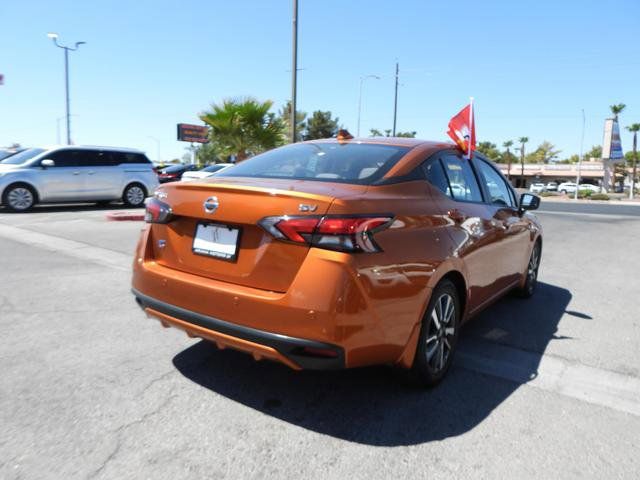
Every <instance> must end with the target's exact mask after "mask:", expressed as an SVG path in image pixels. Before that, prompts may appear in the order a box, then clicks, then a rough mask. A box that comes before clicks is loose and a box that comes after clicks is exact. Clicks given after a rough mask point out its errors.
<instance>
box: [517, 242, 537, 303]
mask: <svg viewBox="0 0 640 480" xmlns="http://www.w3.org/2000/svg"><path fill="white" fill-rule="evenodd" d="M541 258H542V245H541V244H540V242H536V244H535V245H534V246H533V250H532V251H531V257H530V258H529V263H527V269H526V270H525V272H524V275H526V280H525V282H524V285H523V286H522V287H521V288H517V289H516V290H515V293H516V295H517V296H518V297H520V298H531V297H532V296H533V294H534V293H535V291H536V286H537V285H538V269H539V268H540V259H541Z"/></svg>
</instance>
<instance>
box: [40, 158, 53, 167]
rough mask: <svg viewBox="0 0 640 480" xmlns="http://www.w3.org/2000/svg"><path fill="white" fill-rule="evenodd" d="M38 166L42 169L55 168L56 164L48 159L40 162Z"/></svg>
mask: <svg viewBox="0 0 640 480" xmlns="http://www.w3.org/2000/svg"><path fill="white" fill-rule="evenodd" d="M40 165H41V166H42V168H49V167H55V166H56V162H54V161H53V160H49V159H48V158H45V159H44V160H42V161H41V162H40Z"/></svg>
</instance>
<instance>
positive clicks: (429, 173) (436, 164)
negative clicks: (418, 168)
mask: <svg viewBox="0 0 640 480" xmlns="http://www.w3.org/2000/svg"><path fill="white" fill-rule="evenodd" d="M422 169H423V170H424V174H425V175H426V177H427V181H428V182H429V183H430V184H431V185H433V186H434V187H436V188H437V189H438V190H440V191H441V192H442V193H444V194H445V195H447V196H448V197H451V196H452V195H451V189H450V188H449V181H448V180H447V176H446V175H445V173H444V170H443V168H442V163H440V160H438V159H435V160H431V161H428V162H425V163H423V164H422Z"/></svg>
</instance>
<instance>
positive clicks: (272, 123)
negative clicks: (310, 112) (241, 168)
mask: <svg viewBox="0 0 640 480" xmlns="http://www.w3.org/2000/svg"><path fill="white" fill-rule="evenodd" d="M272 106H273V102H272V101H271V100H267V101H265V102H261V101H259V100H256V99H255V98H251V97H247V98H242V99H227V100H223V101H222V103H220V104H214V105H212V106H211V110H210V111H208V112H204V113H202V114H201V115H200V119H201V120H202V121H203V122H205V123H206V124H207V125H209V126H210V127H211V139H212V141H214V142H216V144H217V145H218V146H219V149H220V154H222V155H224V156H229V155H235V157H236V161H242V160H244V159H246V158H247V157H249V156H251V155H255V154H257V153H260V152H262V151H264V150H269V149H271V148H274V147H277V146H278V145H281V144H282V142H283V134H284V128H285V127H284V125H283V123H282V121H281V120H279V119H278V118H276V116H275V115H274V114H273V113H271V112H270V111H269V110H271V107H272Z"/></svg>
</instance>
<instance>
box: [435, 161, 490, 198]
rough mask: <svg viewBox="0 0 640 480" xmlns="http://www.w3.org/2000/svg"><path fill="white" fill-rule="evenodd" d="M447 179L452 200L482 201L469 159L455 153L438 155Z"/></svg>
mask: <svg viewBox="0 0 640 480" xmlns="http://www.w3.org/2000/svg"><path fill="white" fill-rule="evenodd" d="M440 158H441V160H442V165H443V167H444V171H445V173H446V175H447V179H448V180H449V189H450V191H451V196H452V197H453V199H454V200H458V201H461V202H482V193H481V192H480V185H478V181H477V179H476V175H475V173H474V172H473V168H472V167H471V163H470V162H469V160H466V159H462V158H460V157H459V156H457V155H455V154H452V153H451V154H445V155H443V156H442V157H440Z"/></svg>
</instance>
